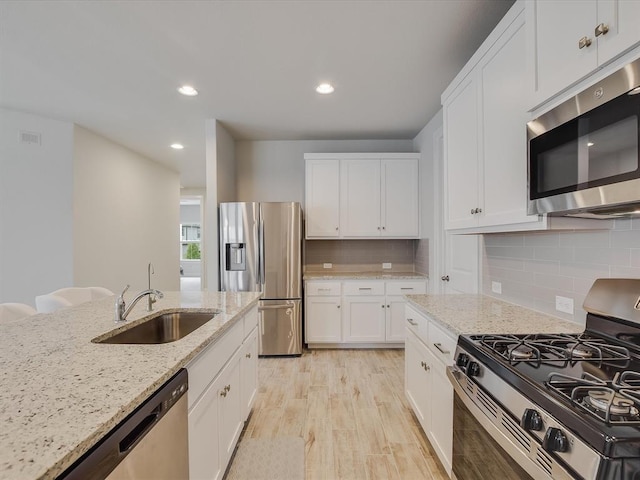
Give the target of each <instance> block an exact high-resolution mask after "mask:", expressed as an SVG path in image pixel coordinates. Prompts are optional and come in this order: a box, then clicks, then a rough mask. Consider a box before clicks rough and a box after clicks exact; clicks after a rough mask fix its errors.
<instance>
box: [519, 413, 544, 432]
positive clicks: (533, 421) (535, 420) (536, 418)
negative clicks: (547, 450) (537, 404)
mask: <svg viewBox="0 0 640 480" xmlns="http://www.w3.org/2000/svg"><path fill="white" fill-rule="evenodd" d="M520 426H521V427H522V428H524V429H525V430H535V431H538V432H539V431H540V430H542V417H541V416H540V414H539V413H538V412H537V411H535V410H534V409H533V408H527V409H526V410H525V411H524V414H523V415H522V419H521V420H520Z"/></svg>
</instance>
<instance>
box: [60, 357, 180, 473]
mask: <svg viewBox="0 0 640 480" xmlns="http://www.w3.org/2000/svg"><path fill="white" fill-rule="evenodd" d="M187 388H188V376H187V370H185V369H182V370H180V371H179V372H178V373H177V374H176V375H174V376H173V377H172V378H171V379H170V380H169V381H168V382H167V383H165V384H164V385H163V386H162V387H160V388H159V389H158V390H157V391H156V392H155V393H154V394H153V395H151V396H150V397H149V398H148V399H147V400H145V402H144V403H143V404H142V405H140V406H139V407H138V408H137V409H136V410H135V411H134V412H133V413H131V414H130V415H129V416H128V417H127V418H126V419H124V420H123V421H122V422H121V423H120V424H119V425H118V426H116V427H115V428H114V429H113V430H111V431H110V432H109V433H108V434H107V435H105V437H104V438H103V439H102V440H101V441H100V442H99V443H98V444H97V445H95V446H94V447H93V448H92V449H91V450H89V451H88V452H87V453H86V454H85V455H83V456H82V457H81V458H80V459H79V460H78V461H76V463H75V464H73V465H72V466H71V467H70V468H69V469H68V470H67V471H66V472H65V473H63V474H62V475H61V476H60V477H58V478H59V479H61V480H62V479H64V480H75V479H78V480H80V479H82V480H86V479H89V478H90V479H109V480H121V479H122V480H124V479H139V480H144V479H148V480H180V479H188V478H189V451H188V450H189V448H188V444H189V436H188V432H187V426H188V422H187V396H186V395H185V393H186V392H187Z"/></svg>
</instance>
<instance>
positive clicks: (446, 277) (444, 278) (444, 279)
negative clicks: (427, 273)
mask: <svg viewBox="0 0 640 480" xmlns="http://www.w3.org/2000/svg"><path fill="white" fill-rule="evenodd" d="M440 280H442V281H443V282H448V281H449V275H443V276H442V277H440Z"/></svg>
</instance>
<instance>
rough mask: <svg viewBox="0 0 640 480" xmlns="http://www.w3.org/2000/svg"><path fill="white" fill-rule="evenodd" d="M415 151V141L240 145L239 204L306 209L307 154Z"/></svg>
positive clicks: (242, 143) (248, 143)
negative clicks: (286, 204) (295, 205)
mask: <svg viewBox="0 0 640 480" xmlns="http://www.w3.org/2000/svg"><path fill="white" fill-rule="evenodd" d="M413 151H414V150H413V143H412V141H411V140H294V141H238V142H236V162H237V166H238V167H237V168H238V170H237V186H238V201H241V202H254V201H262V202H300V203H302V204H303V205H304V154H305V153H335V152H413Z"/></svg>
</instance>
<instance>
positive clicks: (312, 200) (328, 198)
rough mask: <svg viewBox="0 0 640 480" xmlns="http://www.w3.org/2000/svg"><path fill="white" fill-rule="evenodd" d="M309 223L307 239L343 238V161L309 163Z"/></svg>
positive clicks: (306, 221)
mask: <svg viewBox="0 0 640 480" xmlns="http://www.w3.org/2000/svg"><path fill="white" fill-rule="evenodd" d="M305 224H306V235H307V237H316V238H324V237H326V238H338V237H339V236H340V160H337V159H322V160H306V162H305Z"/></svg>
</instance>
